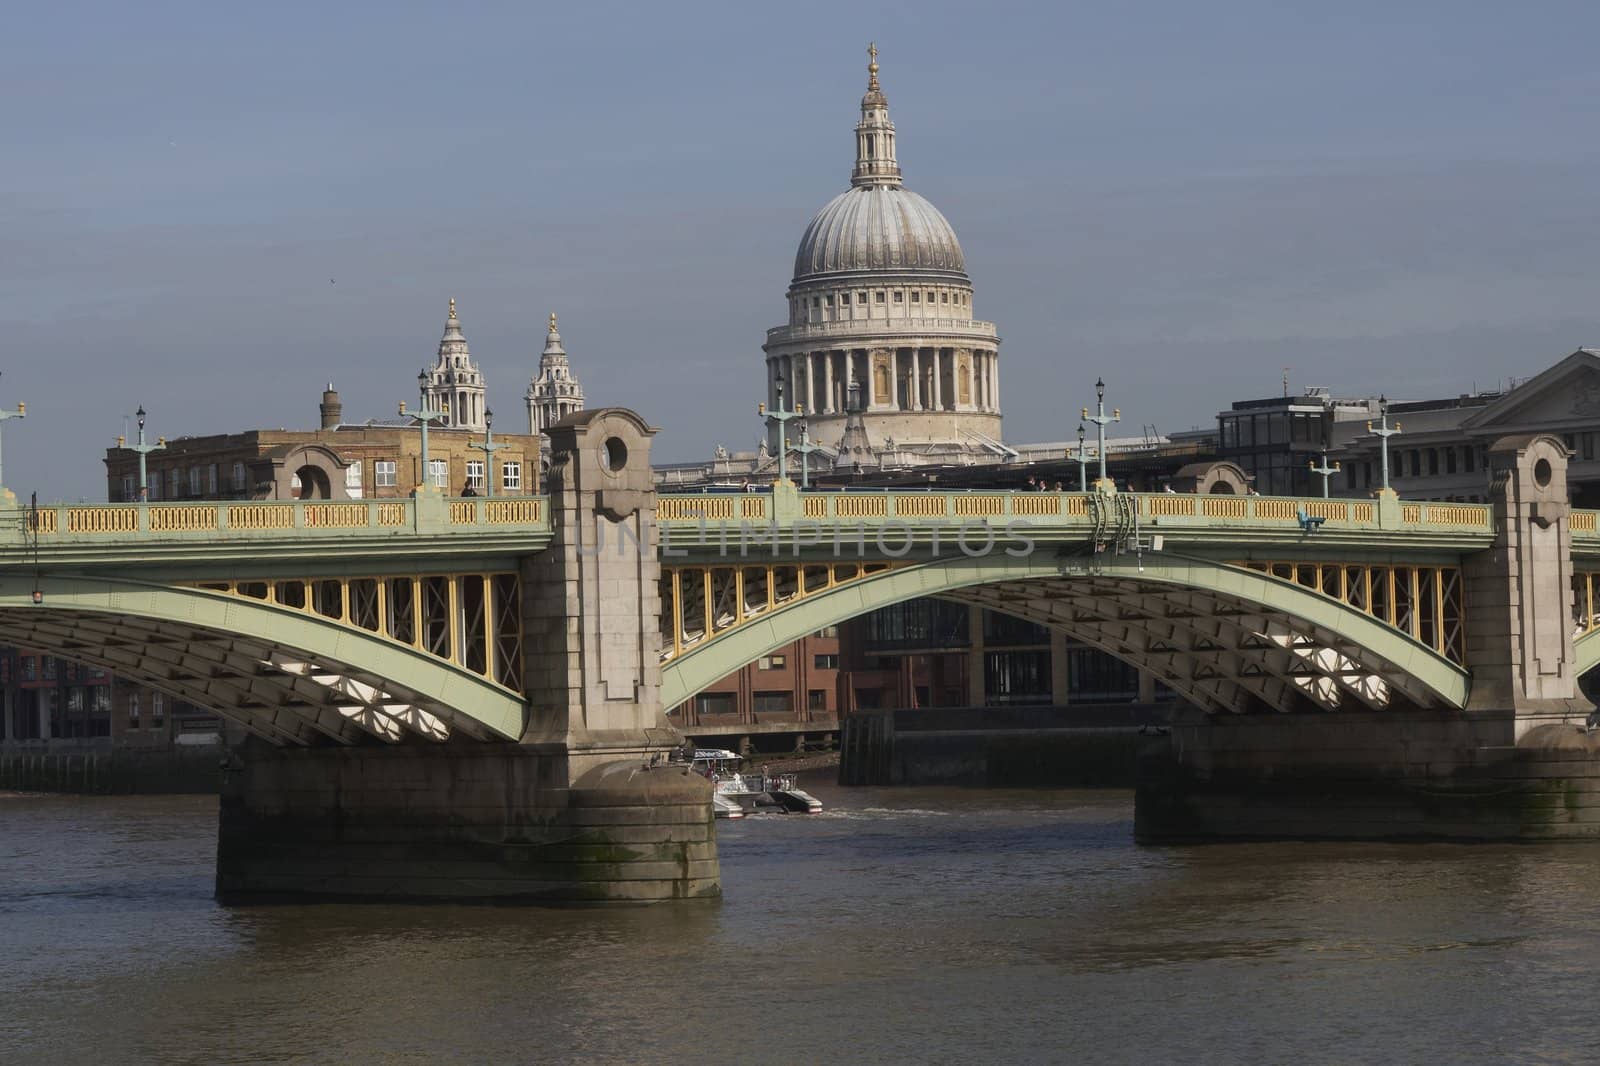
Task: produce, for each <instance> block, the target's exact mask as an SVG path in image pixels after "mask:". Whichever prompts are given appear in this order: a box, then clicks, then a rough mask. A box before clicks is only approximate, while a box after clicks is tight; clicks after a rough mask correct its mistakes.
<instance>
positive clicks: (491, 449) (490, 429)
mask: <svg viewBox="0 0 1600 1066" xmlns="http://www.w3.org/2000/svg"><path fill="white" fill-rule="evenodd" d="M472 447H474V448H476V449H478V451H480V452H482V453H483V467H484V472H483V494H484V495H485V496H493V495H494V453H495V452H497V451H499V450H500V449H501V448H504V447H506V446H505V445H504V444H496V443H495V442H494V412H493V411H490V410H485V411H484V412H483V443H482V444H474V445H472Z"/></svg>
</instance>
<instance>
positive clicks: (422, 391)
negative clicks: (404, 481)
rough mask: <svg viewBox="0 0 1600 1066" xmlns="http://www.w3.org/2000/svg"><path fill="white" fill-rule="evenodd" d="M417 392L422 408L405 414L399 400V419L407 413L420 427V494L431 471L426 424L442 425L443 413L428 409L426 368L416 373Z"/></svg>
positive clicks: (426, 485) (424, 488)
mask: <svg viewBox="0 0 1600 1066" xmlns="http://www.w3.org/2000/svg"><path fill="white" fill-rule="evenodd" d="M417 392H418V394H419V395H420V396H421V397H422V406H421V407H419V408H418V409H417V410H415V411H411V412H407V411H406V402H405V401H404V400H401V401H400V415H401V417H404V416H405V415H406V414H408V413H409V414H410V415H411V417H412V418H415V419H416V420H417V421H418V422H419V423H420V424H421V425H422V483H421V484H420V485H418V486H417V490H418V491H419V492H421V491H426V490H427V489H428V487H429V484H430V482H429V474H430V473H431V471H430V470H429V469H428V423H429V422H441V423H442V422H443V421H444V417H445V412H444V411H439V410H429V408H428V371H427V368H426V367H424V368H423V369H422V370H420V371H418V372H417Z"/></svg>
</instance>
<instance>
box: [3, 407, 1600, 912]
mask: <svg viewBox="0 0 1600 1066" xmlns="http://www.w3.org/2000/svg"><path fill="white" fill-rule="evenodd" d="M653 432H654V431H653V430H651V429H650V427H649V426H648V425H647V424H646V423H645V422H644V421H643V420H642V419H640V418H639V416H637V415H635V414H633V413H631V412H627V411H622V410H619V409H609V410H602V411H594V412H586V413H584V414H580V415H577V416H574V417H573V418H572V419H569V420H568V421H567V422H565V423H563V424H561V425H560V426H558V427H556V428H555V429H554V430H553V431H552V433H551V439H552V457H553V463H552V473H551V477H550V486H549V487H550V493H549V495H548V496H544V497H520V498H507V499H482V498H473V499H450V498H445V497H443V496H440V495H438V494H436V493H429V492H426V491H423V492H419V494H418V495H417V496H415V497H414V498H411V499H405V500H374V501H358V502H336V503H335V502H313V501H307V502H284V503H258V502H235V501H220V502H206V503H166V504H149V503H145V504H126V505H76V504H69V505H56V506H51V507H44V508H38V509H27V510H22V511H19V512H17V513H16V514H15V515H14V516H13V520H12V521H9V522H6V523H4V524H3V526H0V640H6V641H11V642H14V643H18V644H24V645H29V646H38V647H44V648H50V649H52V650H54V651H56V652H57V653H59V654H61V655H63V656H65V657H68V658H73V659H78V660H81V661H83V662H86V663H90V664H93V665H97V666H102V667H105V668H107V669H111V670H115V671H116V672H118V673H120V674H122V675H124V676H127V677H129V678H131V679H134V680H136V681H138V682H140V683H142V684H146V685H149V686H150V687H152V688H155V689H157V690H160V691H164V692H167V693H170V694H171V695H173V696H175V697H178V698H181V699H185V700H189V701H191V702H193V703H196V704H199V705H202V706H206V707H208V708H211V709H213V710H215V711H216V712H217V713H218V714H219V715H221V716H223V717H225V718H227V719H229V720H230V721H232V722H234V723H236V724H237V725H238V726H239V727H240V728H241V729H242V730H243V731H244V732H245V733H247V734H248V736H249V740H248V741H247V742H246V743H245V744H243V745H241V746H240V747H239V748H238V749H237V751H236V752H235V753H233V754H232V755H230V761H229V768H228V772H227V773H226V774H225V778H224V782H225V783H224V796H223V804H222V815H221V817H222V828H221V833H220V834H219V856H218V892H219V895H221V896H223V897H224V898H260V897H263V896H274V895H280V894H282V895H291V896H298V895H327V896H336V897H354V896H385V897H397V896H405V897H430V896H448V897H452V898H456V897H462V896H466V897H473V898H489V899H521V898H579V899H604V900H612V899H659V898H679V897H694V896H703V895H712V894H715V893H716V892H717V890H718V889H717V883H718V882H717V866H716V851H715V837H714V832H713V830H712V828H711V824H710V808H709V796H708V793H707V786H706V784H705V783H704V782H703V781H701V780H699V779H698V778H695V777H692V776H690V775H687V774H686V773H684V772H683V771H682V769H681V768H679V767H675V766H674V765H672V764H669V763H668V762H667V761H666V759H665V757H664V756H665V754H666V753H667V752H668V751H669V750H670V749H671V748H673V747H674V746H676V745H677V744H678V743H680V738H679V737H677V735H676V734H675V733H674V731H673V730H672V729H671V727H670V726H669V725H668V723H667V721H666V718H665V716H664V714H663V708H664V707H670V706H673V705H675V704H677V703H679V702H681V701H683V700H685V699H687V698H689V697H690V696H691V695H692V694H693V693H695V692H696V691H698V690H699V689H701V688H703V687H705V686H706V685H709V684H711V683H712V682H714V681H716V680H718V679H719V678H721V677H723V676H725V675H726V674H728V673H730V672H732V671H734V670H737V669H739V668H740V667H741V666H743V665H745V664H746V663H748V662H751V661H753V660H754V659H756V658H758V657H760V656H762V655H765V654H768V653H770V652H771V651H774V650H777V649H779V648H782V647H783V646H785V645H787V644H788V643H790V642H792V641H793V640H795V639H797V638H798V637H800V636H802V635H804V634H806V633H808V632H812V631H815V630H817V629H820V628H823V627H824V626H828V625H832V624H836V623H838V622H841V621H844V620H846V619H849V618H852V617H855V616H858V615H860V614H862V613H863V612H866V611H870V610H872V609H874V608H877V607H882V606H887V605H890V604H893V603H897V602H900V601H903V600H907V599H911V598H916V597H922V596H941V597H947V598H951V599H956V600H961V601H965V602H970V603H977V604H981V605H983V606H986V607H990V608H993V609H996V610H1002V611H1005V612H1007V613H1010V614H1014V615H1018V616H1020V617H1023V618H1027V619H1030V620H1032V621H1035V622H1038V623H1041V624H1043V625H1047V626H1050V627H1053V628H1055V629H1059V630H1062V631H1065V632H1066V633H1067V634H1068V635H1070V636H1071V637H1073V638H1075V639H1077V640H1080V641H1082V642H1084V643H1086V644H1090V645H1093V646H1096V647H1099V648H1102V649H1104V650H1105V651H1107V652H1109V653H1111V654H1113V655H1115V656H1118V657H1119V658H1122V659H1124V660H1127V661H1129V662H1130V663H1133V664H1134V665H1136V666H1138V667H1139V668H1140V669H1143V670H1146V671H1148V672H1150V673H1151V674H1153V675H1155V676H1156V677H1157V678H1159V679H1161V680H1162V681H1164V682H1165V683H1166V684H1167V685H1169V686H1170V687H1171V688H1172V689H1173V691H1174V692H1176V693H1178V694H1179V695H1180V696H1181V697H1182V698H1183V699H1184V701H1185V702H1186V704H1187V706H1188V710H1187V711H1186V712H1185V715H1184V716H1183V717H1181V718H1180V720H1179V722H1178V723H1177V724H1176V725H1175V727H1174V730H1173V734H1172V737H1171V743H1170V749H1171V750H1170V751H1168V752H1166V753H1165V754H1164V755H1163V756H1161V757H1159V758H1157V759H1156V760H1155V761H1154V762H1153V763H1152V768H1151V772H1150V774H1149V775H1148V776H1149V780H1150V784H1149V787H1148V788H1146V787H1144V786H1142V787H1141V792H1140V797H1139V819H1140V831H1141V833H1142V834H1144V835H1146V836H1147V837H1149V838H1151V839H1158V838H1181V837H1190V836H1198V837H1213V836H1228V835H1245V836H1251V835H1257V836H1271V835H1349V836H1390V835H1396V834H1397V833H1398V834H1399V835H1407V834H1410V835H1419V836H1426V835H1446V836H1478V835H1481V836H1488V837H1511V838H1518V839H1521V838H1527V837H1530V836H1531V837H1540V836H1573V835H1579V836H1581V835H1588V834H1589V833H1591V832H1594V826H1595V825H1596V824H1597V823H1600V817H1597V818H1593V819H1591V815H1590V814H1589V811H1590V808H1589V807H1588V806H1587V803H1586V800H1587V796H1588V795H1589V793H1588V791H1587V788H1588V785H1589V783H1590V782H1589V781H1588V775H1589V773H1590V767H1591V766H1592V765H1593V760H1592V758H1591V755H1590V752H1589V745H1588V740H1587V736H1588V734H1587V733H1585V732H1583V731H1582V730H1581V729H1580V728H1578V727H1579V726H1581V724H1582V723H1583V722H1584V720H1585V717H1586V715H1587V714H1588V712H1589V710H1590V705H1589V704H1588V703H1587V702H1586V701H1585V700H1583V699H1582V697H1581V696H1580V695H1579V693H1578V690H1577V684H1576V682H1577V678H1578V676H1579V675H1581V674H1582V673H1583V672H1585V671H1587V670H1588V669H1591V668H1592V667H1593V666H1595V665H1596V664H1597V663H1600V611H1597V610H1596V606H1597V605H1596V603H1595V598H1596V593H1597V589H1596V580H1595V575H1596V574H1597V573H1600V523H1597V520H1600V515H1597V514H1596V513H1595V512H1581V511H1580V512H1571V511H1570V510H1569V509H1568V507H1567V503H1566V499H1567V494H1566V484H1565V468H1566V457H1567V453H1566V449H1565V448H1564V447H1563V445H1562V444H1561V442H1560V441H1559V440H1557V439H1555V438H1551V437H1525V438H1515V439H1508V440H1505V441H1502V442H1501V443H1500V444H1499V445H1497V446H1496V448H1495V449H1494V450H1493V451H1492V453H1491V465H1492V469H1493V471H1494V474H1493V480H1492V485H1493V493H1492V500H1493V502H1491V503H1490V504H1484V505H1476V504H1455V503H1451V504H1442V503H1427V502H1411V501H1401V500H1399V499H1397V498H1396V497H1395V496H1394V495H1393V494H1392V493H1381V494H1379V495H1378V497H1377V498H1375V499H1370V500H1337V499H1336V500H1325V499H1307V500H1296V499H1281V498H1265V497H1255V496H1220V495H1218V496H1189V495H1180V494H1173V493H1163V494H1148V495H1147V494H1130V493H1118V492H1116V491H1114V490H1110V489H1107V490H1104V491H1091V492H1087V493H1033V492H1028V493H1021V492H984V491H972V492H931V491H930V492H800V491H797V490H796V489H795V488H794V486H793V485H791V484H787V483H780V484H779V485H777V486H776V487H775V488H774V489H773V490H772V491H771V492H766V493H750V494H704V495H683V494H679V495H665V494H663V495H660V496H658V495H657V494H656V492H655V491H654V488H653V485H652V482H651V477H650V469H649V462H648V456H649V444H650V437H651V435H652V434H653ZM1529 760H1532V763H1530V761H1529ZM1552 760H1554V764H1555V765H1557V766H1558V768H1559V771H1560V772H1559V773H1553V772H1547V771H1548V765H1550V764H1551V761H1552ZM1530 766H1534V767H1535V769H1536V770H1538V772H1536V773H1530V770H1529V767H1530ZM1540 768H1543V769H1540ZM1306 780H1314V781H1315V782H1316V788H1317V789H1319V790H1320V791H1317V792H1315V793H1314V794H1309V793H1307V792H1306V791H1305V790H1304V789H1303V788H1297V787H1287V786H1288V785H1289V784H1290V783H1293V782H1302V783H1303V782H1304V781H1306ZM1555 781H1559V782H1561V783H1562V784H1561V786H1560V787H1556V786H1554V785H1552V784H1551V782H1555ZM1530 782H1533V783H1534V784H1532V785H1530V784H1529V783H1530ZM1575 782H1576V783H1575ZM1569 786H1570V787H1569ZM1286 788H1287V791H1286ZM1508 789H1509V791H1507V790H1508ZM1495 790H1499V791H1498V792H1497V791H1495ZM1530 790H1531V791H1530ZM1377 794H1382V795H1383V796H1387V797H1388V799H1387V800H1385V801H1384V802H1382V803H1379V802H1376V801H1375V799H1374V796H1375V795H1377ZM1269 795H1271V796H1276V797H1277V798H1276V799H1275V800H1274V801H1273V802H1271V803H1263V802H1262V797H1263V796H1269ZM1486 795H1493V796H1499V797H1500V798H1499V799H1498V800H1484V799H1483V797H1484V796H1486ZM1574 796H1576V797H1577V798H1576V799H1574V798H1573V797H1574ZM1440 797H1447V798H1446V799H1445V800H1441V799H1440ZM1472 797H1478V799H1477V800H1474V799H1473V798H1472ZM1441 802H1442V803H1444V804H1445V806H1446V807H1447V808H1448V810H1444V811H1443V813H1441V809H1440V803H1441Z"/></svg>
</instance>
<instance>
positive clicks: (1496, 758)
mask: <svg viewBox="0 0 1600 1066" xmlns="http://www.w3.org/2000/svg"><path fill="white" fill-rule="evenodd" d="M1567 457H1568V452H1567V449H1566V447H1565V446H1564V444H1563V443H1562V441H1561V440H1559V439H1558V438H1556V437H1553V436H1549V435H1534V436H1526V437H1509V438H1505V439H1502V440H1500V441H1499V442H1497V443H1496V444H1495V446H1494V447H1493V448H1492V449H1491V450H1490V453H1489V463H1490V479H1491V482H1490V485H1491V488H1490V497H1491V501H1492V503H1493V506H1494V523H1495V540H1494V543H1493V544H1492V545H1491V546H1490V547H1489V548H1488V549H1487V550H1485V551H1482V552H1479V553H1477V554H1476V555H1475V556H1472V557H1470V558H1468V559H1467V560H1466V561H1465V565H1464V567H1463V574H1462V576H1463V580H1464V582H1465V589H1464V594H1465V604H1466V612H1467V653H1466V658H1467V664H1468V666H1469V667H1470V668H1471V670H1472V690H1471V697H1470V701H1469V704H1468V706H1467V707H1466V709H1465V710H1463V711H1437V710H1417V709H1412V710H1407V709H1405V708H1401V707H1397V708H1394V709H1392V710H1384V711H1381V712H1379V711H1373V712H1362V713H1350V712H1347V711H1337V712H1332V713H1306V714H1288V715H1285V714H1260V715H1223V714H1217V715H1205V714H1202V713H1199V712H1197V711H1190V712H1185V713H1183V714H1181V715H1179V716H1178V718H1177V719H1176V720H1175V721H1174V723H1173V726H1172V732H1171V735H1170V737H1168V738H1165V739H1163V740H1161V741H1159V742H1154V743H1152V744H1151V745H1149V746H1148V747H1147V748H1146V749H1145V750H1144V751H1143V752H1142V753H1141V759H1140V768H1139V784H1138V798H1137V814H1136V832H1137V834H1138V836H1139V838H1140V839H1141V840H1142V841H1146V842H1171V841H1193V840H1218V839H1284V838H1299V839H1312V838H1344V839H1363V840H1384V839H1411V840H1418V839H1452V840H1507V841H1510V840H1569V839H1590V838H1597V837H1600V732H1594V733H1590V732H1589V731H1588V729H1587V727H1586V718H1587V716H1588V714H1589V713H1590V712H1591V711H1592V710H1593V705H1592V704H1591V703H1589V702H1588V701H1587V700H1586V699H1584V698H1583V697H1582V696H1581V694H1580V693H1579V692H1578V688H1577V678H1576V676H1575V670H1574V663H1575V659H1574V655H1573V644H1572V642H1573V637H1572V628H1573V626H1572V618H1573V614H1572V557H1571V550H1570V548H1571V544H1570V531H1569V529H1568V513H1567V512H1568V502H1567V501H1568V496H1567V478H1566V470H1567ZM1380 502H1383V501H1380Z"/></svg>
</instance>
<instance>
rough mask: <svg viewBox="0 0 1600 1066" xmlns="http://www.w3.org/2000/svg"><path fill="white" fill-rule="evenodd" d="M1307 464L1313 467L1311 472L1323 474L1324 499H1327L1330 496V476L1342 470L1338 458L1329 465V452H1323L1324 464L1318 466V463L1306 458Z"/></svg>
mask: <svg viewBox="0 0 1600 1066" xmlns="http://www.w3.org/2000/svg"><path fill="white" fill-rule="evenodd" d="M1306 466H1308V467H1310V468H1311V472H1312V473H1313V474H1321V475H1322V498H1323V499H1324V500H1326V499H1327V498H1328V478H1329V477H1331V476H1332V475H1334V474H1337V473H1338V472H1339V470H1340V467H1339V462H1338V460H1334V463H1333V465H1332V466H1329V465H1328V453H1327V452H1323V453H1322V465H1321V466H1318V465H1317V464H1316V463H1313V462H1311V461H1310V460H1309V459H1308V460H1306Z"/></svg>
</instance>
